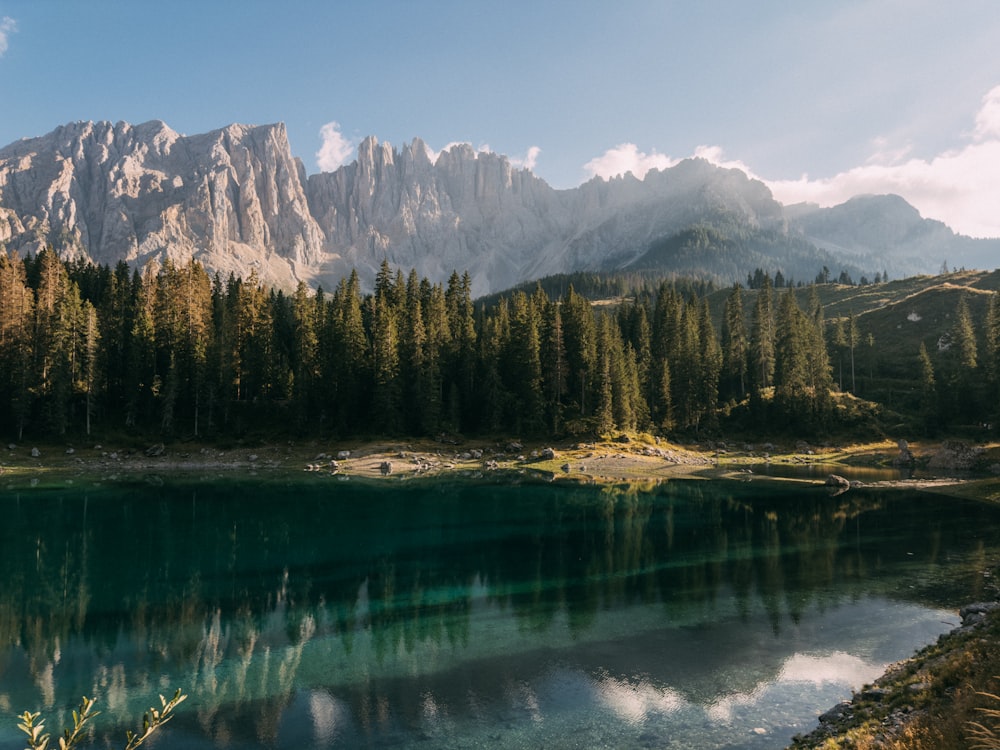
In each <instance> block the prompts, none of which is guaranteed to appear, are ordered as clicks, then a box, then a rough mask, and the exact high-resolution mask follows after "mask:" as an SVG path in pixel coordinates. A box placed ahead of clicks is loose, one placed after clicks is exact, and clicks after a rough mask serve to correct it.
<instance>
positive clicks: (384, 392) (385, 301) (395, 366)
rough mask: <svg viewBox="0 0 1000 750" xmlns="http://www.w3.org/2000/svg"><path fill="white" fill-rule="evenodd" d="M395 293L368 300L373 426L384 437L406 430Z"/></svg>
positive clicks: (383, 291)
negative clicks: (403, 413)
mask: <svg viewBox="0 0 1000 750" xmlns="http://www.w3.org/2000/svg"><path fill="white" fill-rule="evenodd" d="M394 296H395V295H394V293H393V291H392V290H391V289H390V290H388V291H386V290H384V289H383V290H382V291H380V292H377V293H376V294H375V296H374V297H369V298H368V304H369V307H370V313H369V317H370V319H371V351H372V427H373V428H374V429H375V430H376V431H378V432H380V433H382V434H396V433H398V432H399V431H400V429H401V428H402V416H401V413H400V407H401V397H402V383H401V379H400V363H399V323H398V320H397V312H396V309H395V308H394V307H393V303H392V300H393V297H394Z"/></svg>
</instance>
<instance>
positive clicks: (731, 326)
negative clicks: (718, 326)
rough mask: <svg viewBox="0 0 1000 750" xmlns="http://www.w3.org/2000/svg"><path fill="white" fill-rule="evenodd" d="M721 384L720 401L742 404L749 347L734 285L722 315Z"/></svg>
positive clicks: (740, 296) (737, 288)
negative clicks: (728, 400)
mask: <svg viewBox="0 0 1000 750" xmlns="http://www.w3.org/2000/svg"><path fill="white" fill-rule="evenodd" d="M720 344H721V346H722V384H721V386H722V387H721V388H720V391H721V392H722V396H723V398H732V399H736V400H737V401H739V400H742V399H743V398H744V397H745V396H746V393H747V362H748V360H749V345H750V342H749V341H748V339H747V328H746V321H745V320H744V318H743V293H742V287H741V286H740V285H739V284H733V288H732V291H731V292H730V293H729V296H728V297H726V305H725V309H724V311H723V315H722V335H721V342H720Z"/></svg>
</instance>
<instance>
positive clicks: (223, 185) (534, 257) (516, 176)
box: [0, 121, 998, 295]
mask: <svg viewBox="0 0 1000 750" xmlns="http://www.w3.org/2000/svg"><path fill="white" fill-rule="evenodd" d="M0 243H4V244H5V245H6V246H7V247H9V248H13V249H18V250H20V251H22V252H33V251H37V250H39V249H40V248H42V247H44V246H45V245H46V244H52V245H53V246H54V247H56V248H57V249H58V250H59V252H60V253H61V254H63V255H64V256H66V257H84V258H88V259H90V260H93V261H95V262H97V263H102V264H111V265H113V264H115V263H117V262H118V261H119V260H122V259H124V260H126V261H128V262H129V263H130V264H133V265H135V266H136V267H139V266H142V265H144V264H145V263H147V262H149V261H151V260H154V259H155V260H157V261H159V262H163V261H164V260H165V259H167V258H170V259H172V260H174V261H177V262H183V261H185V260H187V259H188V258H191V257H194V258H197V259H198V260H199V261H201V262H202V263H203V264H204V265H205V266H206V267H207V268H208V269H209V270H210V271H218V272H220V273H222V274H223V275H227V274H229V273H230V272H232V273H234V274H237V275H244V276H245V275H247V274H249V273H250V271H251V270H255V271H256V273H257V274H258V276H259V277H260V278H262V279H263V280H265V281H267V282H269V283H272V284H275V285H277V286H280V287H283V288H288V287H291V286H293V285H294V284H295V283H296V282H297V281H299V280H304V281H306V282H308V283H310V284H313V285H316V284H322V285H323V286H324V287H326V288H331V287H332V286H333V285H335V284H336V283H337V281H339V279H340V278H341V277H342V276H344V275H346V274H348V273H350V271H351V269H352V268H353V269H356V270H357V271H358V273H359V275H360V277H361V280H362V283H363V284H365V285H367V286H369V287H370V286H371V283H372V281H373V279H374V275H375V272H376V270H377V269H378V267H379V265H380V264H381V262H382V261H383V259H386V260H388V261H389V262H390V263H391V264H393V265H394V266H396V267H399V268H401V269H403V270H404V272H405V271H408V270H409V269H411V268H413V269H416V271H417V272H418V274H420V275H421V276H424V277H427V278H429V279H431V280H433V281H443V280H445V279H447V278H448V276H449V275H450V274H451V273H452V271H455V270H457V271H458V272H460V273H461V272H464V271H468V272H469V274H470V276H471V278H472V283H473V291H474V293H475V294H477V295H479V294H485V293H487V292H491V291H496V290H499V289H504V288H507V287H510V286H512V285H513V284H516V283H518V282H522V281H525V280H529V279H533V278H538V277H540V276H544V275H548V274H554V273H566V272H573V271H616V270H626V269H646V270H649V269H652V270H656V271H663V272H670V271H676V272H684V273H689V274H695V275H700V276H702V277H705V278H712V279H714V280H717V281H720V282H723V283H727V282H729V281H732V280H734V279H743V278H745V277H746V275H747V273H748V272H752V271H753V270H754V268H756V267H762V268H765V269H768V270H770V271H777V270H781V271H782V272H783V273H784V275H785V276H786V278H796V279H810V278H812V277H813V276H814V275H815V273H816V272H817V271H818V270H819V269H820V268H821V267H822V266H824V265H826V266H828V267H829V268H830V269H832V270H833V271H834V272H835V273H836V272H837V271H838V270H840V269H841V268H846V269H848V270H849V271H850V272H852V273H865V272H867V273H874V272H875V271H877V270H882V269H887V270H890V271H892V272H893V273H894V274H897V273H912V272H917V271H930V270H935V271H936V270H937V269H938V268H939V267H940V264H941V262H942V260H944V259H945V258H946V259H947V261H948V262H950V263H952V264H953V265H960V264H962V263H966V264H968V265H970V267H971V266H973V265H977V264H978V263H979V260H982V261H983V262H986V259H988V258H990V257H997V255H996V253H997V249H998V244H997V243H995V242H994V243H990V242H989V241H985V240H970V239H969V238H962V237H958V236H957V235H955V234H954V233H952V232H951V230H949V229H948V228H947V227H945V226H944V225H943V224H940V222H929V221H928V220H924V219H921V218H920V217H919V214H917V213H916V211H915V209H913V208H912V207H911V206H909V205H908V204H906V203H905V201H902V199H900V198H895V197H891V196H889V197H887V196H882V197H875V198H863V199H855V200H854V201H849V202H848V203H847V204H844V206H840V207H836V208H834V209H820V208H817V207H815V206H804V205H800V206H793V207H789V208H787V209H786V208H785V207H783V206H782V205H781V204H779V203H778V202H777V201H775V200H774V198H773V196H772V195H771V193H770V191H769V190H768V188H767V187H766V186H765V185H764V184H763V183H761V182H759V181H756V180H752V179H750V178H749V177H747V175H745V174H744V173H743V172H740V171H739V170H733V169H723V168H720V167H717V166H714V165H712V164H710V163H708V162H706V161H704V160H700V159H690V160H686V161H683V162H681V163H680V164H678V165H676V166H674V167H672V168H670V169H665V170H662V171H657V170H653V171H651V172H649V173H648V174H647V175H646V177H645V178H644V179H643V180H638V179H636V178H635V177H633V176H632V175H631V174H627V175H625V176H624V177H619V178H615V179H612V180H603V179H598V178H595V179H593V180H591V181H589V182H587V183H585V184H583V185H581V186H580V187H578V188H574V189H571V190H555V189H553V188H552V187H550V186H549V185H548V184H547V183H546V182H545V181H543V180H541V179H540V178H538V177H537V176H535V175H534V174H533V173H532V172H531V171H529V170H527V169H517V168H515V167H514V166H513V165H512V164H511V163H510V161H509V160H508V159H507V158H506V157H504V156H502V155H498V154H494V153H488V152H476V151H474V150H473V149H472V148H471V147H470V146H468V145H458V146H453V147H451V148H450V149H448V150H446V151H443V152H441V153H440V154H437V155H433V154H432V152H431V151H430V149H428V148H427V146H426V145H425V144H424V143H423V142H422V141H420V140H419V139H415V140H414V141H412V142H411V143H410V144H407V145H405V146H404V147H403V148H402V149H399V150H397V149H394V148H393V147H392V146H390V145H389V144H386V143H379V142H378V141H377V140H376V139H375V138H368V139H366V140H364V141H363V142H362V143H361V144H360V146H359V147H358V157H357V160H356V161H354V162H353V163H351V164H348V165H345V166H343V167H341V168H340V169H338V170H336V171H334V172H328V173H320V174H314V175H311V176H308V177H307V176H306V173H305V169H304V167H303V165H302V163H301V161H299V160H298V159H296V158H295V157H294V156H293V155H292V153H291V149H290V147H289V144H288V138H287V134H286V132H285V128H284V126H283V125H282V124H276V125H263V126H246V125H230V126H228V127H226V128H222V129H219V130H215V131H212V132H210V133H205V134H202V135H195V136H184V135H180V134H178V133H176V132H174V131H173V130H171V129H170V128H169V127H168V126H167V125H165V124H164V123H162V122H158V121H154V122H148V123H144V124H142V125H135V126H133V125H129V124H128V123H122V122H119V123H117V124H114V125H112V124H111V123H107V122H100V123H92V122H81V123H72V124H69V125H65V126H63V127H60V128H57V129H56V130H54V131H52V132H51V133H49V134H48V135H45V136H42V137H38V138H30V139H24V140H21V141H18V142H16V143H13V144H11V145H9V146H7V147H5V148H3V149H0ZM984 243H985V244H984ZM991 254H992V255H991ZM965 258H976V259H979V260H977V261H976V262H973V261H971V260H969V261H967V260H965Z"/></svg>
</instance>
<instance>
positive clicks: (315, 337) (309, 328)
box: [291, 281, 324, 424]
mask: <svg viewBox="0 0 1000 750" xmlns="http://www.w3.org/2000/svg"><path fill="white" fill-rule="evenodd" d="M323 309H324V305H323V294H322V292H321V291H319V290H317V292H316V294H315V295H312V294H310V293H309V288H308V287H307V286H306V284H305V282H303V281H300V282H299V283H298V286H297V287H296V288H295V295H294V297H293V298H292V317H293V324H294V330H293V334H292V352H291V364H292V375H293V380H292V399H293V401H294V403H295V405H296V410H297V412H298V419H299V422H300V424H305V423H306V422H307V421H308V419H309V417H310V415H312V414H314V413H315V409H316V405H317V401H318V395H317V391H318V389H319V383H320V378H321V372H320V353H319V328H320V325H321V322H320V321H321V320H322V315H323Z"/></svg>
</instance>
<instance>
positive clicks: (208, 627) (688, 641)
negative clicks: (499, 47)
mask: <svg viewBox="0 0 1000 750" xmlns="http://www.w3.org/2000/svg"><path fill="white" fill-rule="evenodd" d="M0 513H2V519H3V521H2V525H0V550H2V551H0V709H2V711H0V714H2V716H4V717H7V718H5V719H4V720H3V721H2V722H0V747H2V748H15V747H16V748H20V747H23V744H24V743H23V742H22V741H21V740H20V738H19V732H18V731H17V730H16V723H17V722H16V720H15V719H14V715H15V714H16V713H20V712H21V711H24V710H26V709H30V710H41V711H43V712H44V713H45V714H46V715H47V716H49V717H50V720H49V724H48V728H49V729H50V730H52V729H56V728H57V727H58V726H61V724H60V722H68V721H69V712H70V711H71V710H72V709H73V708H74V707H75V706H76V705H77V703H78V702H79V698H80V696H81V695H84V694H86V695H88V696H95V697H97V698H98V700H99V708H100V709H101V710H102V711H103V714H102V715H101V716H100V717H99V719H98V722H97V727H96V732H97V736H95V738H94V739H96V740H97V741H98V742H99V743H100V746H104V743H106V742H107V741H108V740H107V737H108V736H110V737H112V738H114V740H115V741H114V744H115V745H116V746H120V745H121V744H122V743H121V742H119V741H118V739H119V738H120V737H122V736H123V735H124V730H125V728H126V727H129V726H134V725H133V722H134V721H136V719H137V717H139V716H141V714H142V711H143V710H144V709H145V708H146V707H148V706H149V705H150V704H151V702H152V701H154V700H156V695H157V694H158V693H164V694H167V695H169V694H171V693H172V692H173V689H174V688H175V687H181V688H183V689H184V691H185V692H187V693H188V694H189V696H190V697H189V699H188V701H187V702H186V703H184V704H182V706H181V711H180V713H179V715H178V717H177V718H176V720H175V721H173V722H172V723H171V724H169V725H168V726H167V727H166V728H165V729H164V731H163V733H162V734H161V735H160V736H159V737H158V738H157V740H156V741H155V744H154V747H156V748H160V749H161V750H162V749H167V750H173V749H177V748H193V749H197V748H233V749H240V748H342V747H343V748H353V747H379V748H381V747H390V748H411V747H414V748H479V747H488V748H539V747H545V748H626V747H627V748H778V747H783V746H784V745H785V744H786V743H787V742H788V741H789V739H790V738H791V736H792V735H793V734H795V733H797V732H802V731H807V730H809V729H811V728H812V727H813V726H814V724H815V718H816V716H817V714H818V713H820V712H822V711H824V710H825V709H827V708H828V707H830V706H831V705H832V704H834V703H836V702H837V701H838V700H841V699H843V698H844V697H846V696H848V695H849V694H850V691H851V689H852V688H856V687H859V686H861V685H862V684H863V683H865V682H868V681H871V680H872V679H874V678H875V677H876V676H877V675H878V674H880V673H881V671H882V670H883V669H884V667H885V666H886V664H888V663H890V662H892V661H895V660H898V659H901V658H905V657H906V656H908V655H910V654H911V653H912V652H913V651H914V649H916V648H917V647H919V646H922V645H924V644H926V643H929V642H931V641H933V640H934V639H935V638H936V637H937V635H938V634H940V633H942V632H944V631H945V630H947V629H949V628H950V627H952V626H954V625H956V624H957V616H956V615H955V609H956V608H957V607H958V606H959V605H960V604H962V603H965V602H967V601H970V600H973V599H975V598H977V595H979V594H982V593H983V587H984V584H985V580H984V577H983V570H984V569H985V567H986V566H987V565H988V563H989V562H990V561H992V560H995V559H996V553H997V547H998V546H1000V510H998V509H997V508H994V507H990V506H985V505H980V504H974V503H965V502H961V501H958V500H954V499H949V498H941V497H937V496H933V495H925V494H909V493H906V492H901V491H894V492H881V493H878V492H873V491H857V490H852V491H850V492H848V493H845V494H843V495H839V496H836V497H831V496H830V495H829V494H828V493H827V492H826V491H825V490H823V489H822V488H805V489H803V488H796V489H781V488H775V487H774V486H773V485H772V486H765V485H764V484H759V485H758V484H755V483H752V482H751V483H749V484H747V485H741V484H738V483H732V482H729V483H714V482H670V483H664V484H661V485H650V486H648V487H646V488H645V489H640V488H636V487H625V486H621V487H611V488H600V487H592V486H568V485H560V484H558V483H542V482H538V483H534V482H520V483H518V482H497V483H485V482H458V481H444V482H440V481H439V482H424V483H416V482H382V483H363V482H360V481H358V480H350V481H337V480H335V479H328V480H325V481H320V482H318V481H316V480H315V479H310V480H295V481H293V480H289V479H281V480H277V479H271V480H260V479H258V480H257V481H253V482H251V481H243V480H236V479H233V478H229V479H214V480H203V479H189V480H175V481H167V482H166V483H162V484H160V483H158V482H156V483H147V482H141V481H136V482H133V483H128V484H126V483H120V482H119V483H110V484H108V485H107V486H103V487H98V486H90V487H87V488H83V487H60V488H57V489H44V488H34V489H25V490H14V489H6V490H0Z"/></svg>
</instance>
